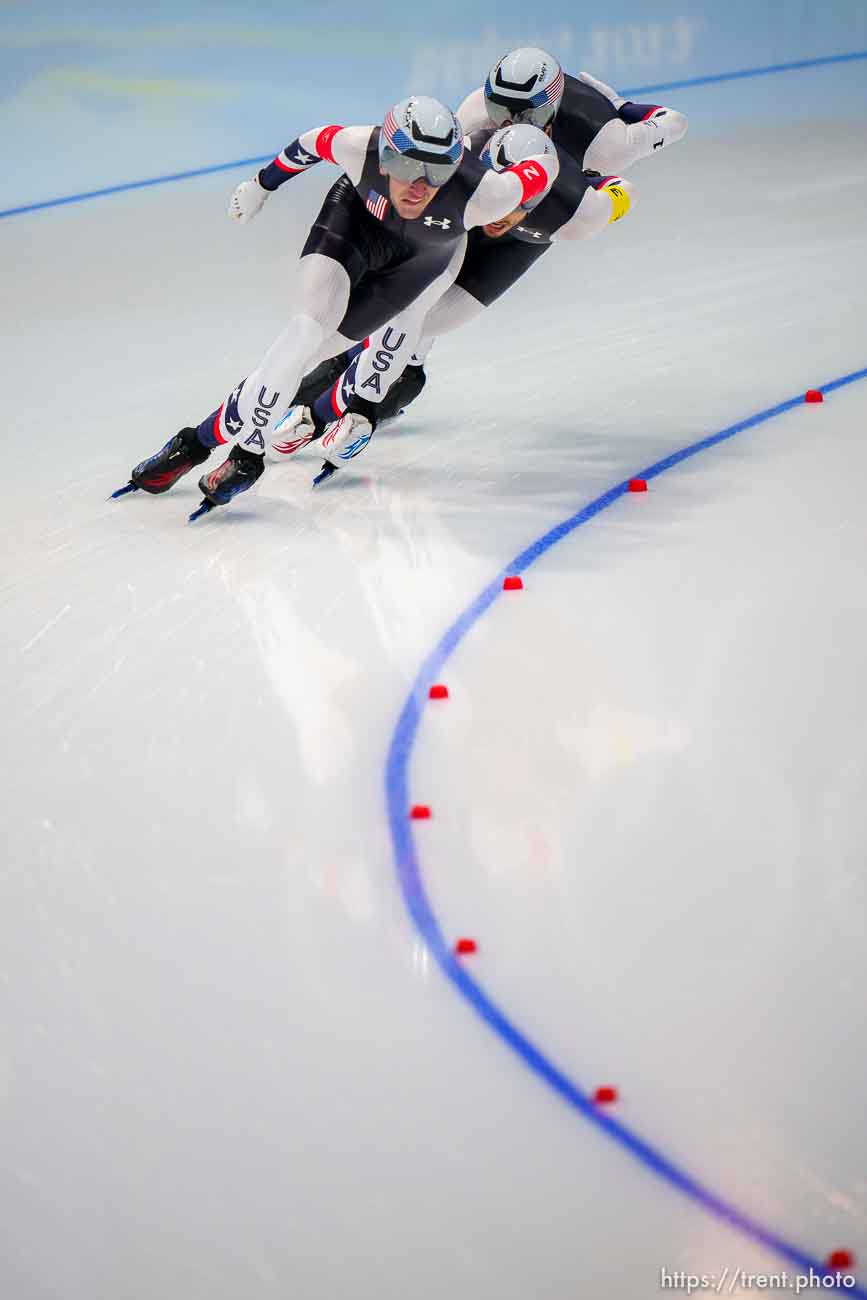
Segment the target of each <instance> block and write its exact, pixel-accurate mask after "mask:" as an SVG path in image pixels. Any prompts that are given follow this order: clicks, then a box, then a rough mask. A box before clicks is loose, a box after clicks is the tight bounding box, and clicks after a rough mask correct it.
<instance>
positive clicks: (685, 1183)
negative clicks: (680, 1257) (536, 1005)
mask: <svg viewBox="0 0 867 1300" xmlns="http://www.w3.org/2000/svg"><path fill="white" fill-rule="evenodd" d="M860 379H867V368H865V369H864V370H856V371H853V372H852V373H851V374H848V375H844V376H843V377H842V378H841V379H835V380H833V381H832V382H830V383H827V384H824V385H823V386H822V392H823V393H831V392H834V391H835V390H836V389H838V388H843V387H844V386H845V385H847V384H854V383H855V382H856V381H857V380H860ZM803 400H804V396H803V394H802V393H801V394H799V395H798V396H797V397H793V398H790V399H789V401H786V402H780V403H779V405H777V406H772V407H769V408H768V409H767V410H765V411H760V412H759V413H758V415H752V416H750V417H749V418H748V419H746V420H740V421H738V423H737V424H731V425H729V426H728V428H726V429H723V430H722V431H721V432H719V433H715V434H712V435H711V436H710V437H708V438H703V439H702V440H701V441H700V442H694V443H691V444H690V445H689V446H687V447H684V448H683V449H682V450H680V451H677V452H675V453H674V454H673V455H671V456H666V457H665V458H664V459H663V460H659V461H656V462H655V463H654V464H653V465H650V466H648V467H647V469H645V470H641V471H639V474H638V476H640V477H642V478H645V479H650V478H655V477H656V476H657V475H659V474H662V473H664V472H665V471H666V470H668V469H671V468H672V467H673V466H675V465H679V464H680V463H681V462H682V461H684V460H687V459H688V458H689V457H691V456H697V455H698V454H699V452H702V451H707V450H708V448H710V447H715V446H717V444H719V443H721V442H725V441H726V440H727V439H728V438H733V437H735V435H736V434H738V433H743V432H744V431H745V430H746V429H752V428H755V427H756V425H759V424H764V423H766V421H768V420H773V419H775V418H776V417H777V416H778V415H782V414H784V413H785V412H786V411H790V410H792V409H793V408H794V407H796V406H799V405H800V404H801V403H802V402H803ZM631 477H636V476H631ZM628 490H629V480H628V479H624V481H623V482H622V483H618V484H617V486H616V487H613V488H611V489H610V490H609V491H608V492H605V493H603V494H602V496H599V497H597V498H596V499H595V500H594V501H591V502H590V504H589V505H586V506H584V507H583V509H581V510H579V511H578V512H577V513H576V514H574V515H571V516H570V517H569V518H568V519H565V520H564V521H563V522H562V523H560V524H557V526H556V527H554V528H552V529H550V530H549V531H548V532H547V533H545V534H544V535H543V536H542V537H540V538H539V539H538V540H537V541H535V542H533V543H532V544H531V545H530V546H528V547H527V548H526V549H525V550H523V551H521V553H520V555H518V556H516V558H515V559H514V560H512V562H511V563H510V564H508V565H507V566H506V568H505V569H503V570H502V572H501V573H499V574H498V575H497V577H496V578H495V579H494V580H493V582H491V583H490V584H489V585H488V586H487V587H485V588H484V590H483V591H482V592H480V593H479V595H478V596H477V597H476V599H475V600H474V601H473V602H472V603H471V604H470V605H468V606H467V608H466V609H465V610H464V612H463V613H462V614H461V615H460V616H459V617H458V618H457V619H456V620H455V622H454V623H453V624H452V626H451V627H450V628H449V629H448V631H447V632H446V633H445V635H444V636H443V637H442V638H441V640H440V641H439V642H438V644H437V645H436V646H435V647H434V649H433V650H432V651H431V653H430V654H429V655H428V657H427V658H426V659H425V661H424V663H423V664H422V666H421V669H420V670H419V673H418V675H417V677H416V679H415V681H414V683H413V686H412V689H411V691H410V694H409V696H408V698H407V700H406V703H405V704H404V706H403V709H402V711H401V714H400V717H399V719H398V722H397V725H396V727H395V730H394V733H393V735H392V740H391V745H390V746H389V751H388V760H387V763H386V774H385V784H386V804H387V809H388V821H389V827H390V831H391V838H392V844H393V848H394V858H395V866H396V870H397V877H398V881H399V884H400V889H401V893H402V894H403V898H404V902H405V904H406V906H407V909H408V911H409V913H410V916H411V917H412V920H413V923H414V925H415V928H416V930H417V931H418V933H419V934H420V936H421V938H422V939H423V941H424V943H425V946H426V947H427V949H428V951H429V952H430V953H431V955H432V956H433V958H434V960H435V961H436V962H437V964H438V966H439V967H440V970H441V971H442V972H443V974H444V975H445V976H446V978H447V979H449V980H450V981H451V983H452V984H453V985H454V986H455V987H456V988H457V990H458V992H459V993H460V994H461V995H462V996H463V997H464V998H466V1000H467V1002H468V1003H469V1004H470V1006H471V1007H472V1009H473V1011H475V1013H476V1014H477V1015H478V1016H480V1017H481V1019H482V1020H484V1021H485V1023H486V1024H487V1025H488V1026H489V1027H490V1028H491V1029H492V1030H493V1031H494V1033H495V1034H497V1035H498V1036H499V1037H500V1038H501V1039H502V1041H503V1042H504V1043H505V1044H506V1045H507V1046H508V1047H509V1048H511V1050H512V1051H513V1052H515V1054H516V1055H517V1056H518V1057H519V1058H520V1059H521V1061H522V1062H523V1063H524V1065H526V1066H527V1067H528V1068H529V1069H531V1070H532V1071H533V1072H534V1073H535V1074H537V1075H538V1076H539V1077H540V1078H541V1079H542V1080H544V1082H545V1083H546V1084H547V1085H548V1086H549V1087H550V1088H551V1089H552V1090H553V1091H554V1092H555V1093H557V1094H558V1096H560V1097H561V1098H562V1100H563V1101H565V1102H566V1103H567V1104H568V1105H570V1106H572V1107H573V1108H574V1109H575V1110H577V1111H578V1112H579V1113H580V1114H581V1115H582V1116H583V1118H584V1119H586V1120H588V1121H589V1122H590V1123H592V1124H594V1125H595V1126H596V1127H597V1128H598V1129H600V1130H601V1131H602V1132H603V1133H604V1134H605V1136H606V1137H609V1138H611V1139H612V1141H614V1142H616V1143H618V1145H619V1146H621V1147H622V1148H624V1149H625V1150H626V1151H628V1152H629V1154H630V1155H632V1156H633V1157H634V1158H635V1159H636V1160H638V1161H640V1162H641V1164H643V1165H644V1166H645V1168H646V1169H648V1170H649V1171H650V1172H651V1173H652V1174H654V1175H656V1177H658V1178H661V1179H663V1180H664V1181H665V1182H666V1183H668V1184H669V1186H671V1187H673V1188H675V1189H676V1190H677V1191H679V1192H682V1193H683V1194H684V1195H685V1196H687V1197H689V1198H690V1200H692V1201H693V1202H694V1203H696V1204H697V1205H699V1206H700V1207H701V1208H702V1209H704V1210H707V1211H708V1212H709V1213H710V1214H713V1215H715V1216H716V1217H717V1218H718V1219H721V1220H722V1221H723V1222H725V1223H727V1224H728V1225H729V1226H730V1227H732V1228H734V1229H736V1230H737V1231H739V1232H741V1233H743V1234H744V1236H746V1237H749V1238H750V1239H751V1240H753V1241H755V1242H759V1243H760V1244H761V1245H763V1246H766V1247H767V1248H768V1249H769V1250H772V1251H773V1252H775V1253H776V1254H777V1255H780V1256H782V1257H783V1258H784V1259H786V1260H788V1261H789V1262H790V1263H792V1264H794V1265H796V1266H797V1269H798V1271H799V1272H801V1273H807V1274H809V1272H810V1270H811V1269H812V1270H813V1272H814V1273H817V1274H820V1275H823V1276H825V1275H828V1274H827V1270H826V1268H825V1264H824V1261H823V1260H816V1259H813V1258H812V1257H811V1256H810V1255H809V1254H807V1252H806V1251H804V1250H801V1249H800V1248H799V1247H798V1246H796V1245H794V1244H793V1243H792V1242H789V1241H787V1240H786V1239H785V1238H784V1237H782V1236H780V1235H779V1234H778V1233H776V1232H774V1231H773V1230H772V1229H771V1228H768V1227H765V1226H764V1225H763V1224H761V1223H759V1222H758V1220H756V1219H754V1218H752V1217H751V1216H750V1215H748V1214H746V1213H745V1212H744V1211H742V1210H739V1209H738V1208H737V1206H735V1205H733V1204H732V1203H731V1202H729V1201H726V1200H725V1199H724V1198H723V1197H721V1196H719V1195H718V1194H717V1193H716V1192H714V1191H712V1190H711V1189H710V1188H709V1187H707V1186H705V1185H704V1184H703V1183H702V1182H700V1181H699V1180H698V1179H697V1178H694V1177H693V1176H692V1175H691V1174H689V1173H688V1172H687V1171H686V1170H685V1169H682V1168H680V1166H678V1165H677V1164H676V1163H675V1162H674V1161H673V1160H671V1159H669V1158H668V1156H666V1155H665V1154H664V1153H663V1152H662V1151H660V1150H659V1149H658V1148H657V1147H655V1146H653V1145H652V1144H651V1143H650V1142H648V1141H646V1140H645V1139H644V1138H642V1137H640V1136H639V1135H638V1134H637V1133H635V1132H633V1130H632V1129H630V1128H628V1127H627V1126H626V1125H625V1124H622V1123H620V1122H619V1121H618V1120H616V1119H614V1118H613V1117H612V1116H610V1115H606V1114H605V1113H603V1112H602V1111H600V1110H599V1108H598V1107H597V1106H596V1105H594V1103H593V1101H592V1099H591V1097H590V1095H589V1094H588V1093H586V1092H584V1091H583V1089H581V1088H580V1087H579V1086H578V1085H577V1084H576V1083H573V1082H572V1080H571V1079H569V1078H568V1077H567V1076H566V1075H565V1074H564V1073H563V1072H562V1071H561V1070H559V1069H558V1068H557V1066H556V1065H554V1064H553V1062H552V1061H550V1060H549V1059H548V1057H546V1056H545V1055H544V1053H543V1052H542V1051H540V1049H539V1048H538V1047H536V1046H535V1044H533V1043H532V1042H531V1041H530V1039H529V1038H527V1036H526V1035H525V1034H523V1033H522V1032H521V1030H520V1029H518V1027H517V1026H516V1025H515V1024H513V1022H512V1021H511V1020H509V1018H508V1016H507V1015H506V1014H505V1012H503V1011H502V1010H501V1009H500V1008H499V1007H498V1006H497V1004H496V1003H495V1002H494V1001H493V999H492V998H490V997H489V996H488V994H487V993H485V991H484V990H483V989H482V988H481V986H480V985H479V984H478V983H477V982H476V981H475V980H474V979H473V978H472V976H471V975H470V974H469V973H468V972H467V970H466V968H465V966H464V965H463V964H462V963H461V962H459V961H458V960H457V958H456V957H455V956H454V954H453V952H452V950H451V946H450V944H449V943H447V941H446V939H445V938H444V936H443V932H442V930H441V929H440V925H439V922H438V921H437V918H436V916H435V914H434V912H433V909H432V908H431V904H430V900H429V898H428V895H427V891H426V890H425V886H424V882H423V880H422V875H421V868H420V865H419V861H418V854H417V852H416V846H415V840H414V837H413V833H412V823H411V821H410V820H409V816H408V810H409V808H410V806H411V802H412V801H411V799H410V795H409V779H408V771H409V763H410V759H411V757H412V752H413V747H414V745H415V740H416V736H417V733H418V728H419V723H420V721H421V717H422V713H423V711H424V708H425V706H426V704H427V692H428V689H429V687H430V685H431V684H432V683H433V682H435V681H437V680H438V679H439V677H440V675H441V670H442V668H443V665H444V664H445V663H446V661H447V660H448V659H449V657H450V656H451V654H452V652H453V651H454V650H455V648H456V647H457V646H458V645H459V644H460V642H461V641H462V640H463V638H464V636H465V635H466V633H467V632H469V631H470V629H471V628H472V627H474V626H475V624H476V623H478V621H479V619H480V618H481V617H482V615H483V614H484V613H485V611H486V610H487V609H489V608H490V606H491V605H492V604H493V603H494V601H495V600H496V599H497V597H498V596H499V595H500V593H501V591H502V584H503V578H504V577H505V576H506V574H509V573H521V572H523V571H524V570H525V569H527V568H529V566H530V565H531V564H533V563H534V562H535V561H536V560H538V559H539V557H540V556H542V555H544V554H545V553H546V552H547V551H549V550H550V549H551V547H552V546H554V545H556V543H557V542H559V541H562V540H563V538H564V537H568V536H569V534H570V533H573V532H574V531H575V529H576V528H580V527H581V525H582V524H586V523H588V522H589V521H590V520H591V519H593V518H594V517H595V516H596V515H598V514H599V513H600V512H601V511H603V510H606V509H607V508H608V507H609V506H611V505H613V504H614V502H615V501H617V500H618V499H619V498H620V497H622V496H623V495H624V494H625V493H626V492H628ZM822 1289H823V1290H842V1291H844V1292H845V1294H846V1295H849V1296H856V1297H858V1298H859V1300H867V1290H865V1289H864V1288H863V1287H859V1286H853V1287H851V1288H850V1287H843V1288H837V1287H834V1288H824V1287H823V1288H822Z"/></svg>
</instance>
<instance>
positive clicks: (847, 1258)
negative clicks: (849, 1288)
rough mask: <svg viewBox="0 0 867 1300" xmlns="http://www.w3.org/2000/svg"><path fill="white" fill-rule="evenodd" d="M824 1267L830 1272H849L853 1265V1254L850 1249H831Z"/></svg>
mask: <svg viewBox="0 0 867 1300" xmlns="http://www.w3.org/2000/svg"><path fill="white" fill-rule="evenodd" d="M826 1267H827V1268H829V1269H830V1270H831V1272H832V1273H851V1272H852V1269H853V1268H854V1267H855V1256H854V1255H853V1254H852V1252H851V1250H832V1251H831V1254H830V1255H829V1256H828V1259H827V1261H826Z"/></svg>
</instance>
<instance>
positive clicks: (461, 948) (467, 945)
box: [455, 939, 479, 957]
mask: <svg viewBox="0 0 867 1300" xmlns="http://www.w3.org/2000/svg"><path fill="white" fill-rule="evenodd" d="M478 951H479V945H478V944H477V943H476V941H475V939H458V941H457V943H456V944H455V952H456V953H457V955H458V956H459V957H469V956H470V955H471V954H472V953H474V952H478Z"/></svg>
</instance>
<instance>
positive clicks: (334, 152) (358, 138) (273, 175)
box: [229, 126, 377, 225]
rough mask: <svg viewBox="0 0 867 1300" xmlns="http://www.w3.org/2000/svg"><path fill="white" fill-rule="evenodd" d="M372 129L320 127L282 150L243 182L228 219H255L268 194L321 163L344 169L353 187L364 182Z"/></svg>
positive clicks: (245, 220)
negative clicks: (363, 177) (332, 164)
mask: <svg viewBox="0 0 867 1300" xmlns="http://www.w3.org/2000/svg"><path fill="white" fill-rule="evenodd" d="M376 129H377V128H376V127H373V126H317V127H314V129H313V130H312V131H305V132H304V134H303V135H300V136H299V137H298V139H297V140H293V141H292V143H291V144H287V146H286V148H285V149H281V150H280V152H279V153H278V154H277V157H276V158H275V159H274V160H273V162H269V163H268V166H267V167H263V168H262V170H261V171H260V172H257V173H256V175H255V176H254V177H253V179H252V180H249V181H242V182H241V184H240V185H239V186H238V188H237V189H236V190H235V192H234V194H233V195H232V197H231V199H230V200H229V216H230V217H231V218H232V220H233V221H239V222H240V223H241V225H244V224H245V222H247V221H249V220H250V218H251V217H255V215H256V213H257V212H258V211H259V209H260V208H261V206H262V204H263V203H264V202H265V200H266V199H267V197H268V195H269V194H272V193H273V191H274V190H276V189H277V188H278V187H279V186H280V185H282V184H283V183H284V181H288V180H291V179H292V177H293V176H300V174H301V172H306V171H308V170H309V168H311V167H315V165H316V164H317V163H318V162H330V163H334V164H335V165H336V166H337V167H342V168H343V170H344V171H345V172H346V174H347V176H348V177H349V179H350V180H351V181H352V183H353V185H357V184H358V182H359V181H360V180H361V173H362V171H363V170H364V162H365V158H366V157H367V146H368V144H369V143H370V136H371V133H372V132H373V131H375V130H376Z"/></svg>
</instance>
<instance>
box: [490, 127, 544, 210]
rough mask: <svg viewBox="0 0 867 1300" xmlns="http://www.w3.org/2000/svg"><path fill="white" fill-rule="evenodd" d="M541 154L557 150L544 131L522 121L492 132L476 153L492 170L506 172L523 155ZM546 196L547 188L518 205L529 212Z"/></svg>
mask: <svg viewBox="0 0 867 1300" xmlns="http://www.w3.org/2000/svg"><path fill="white" fill-rule="evenodd" d="M540 154H551V155H553V156H554V157H555V158H556V157H557V150H556V148H555V147H554V143H553V141H552V140H551V139H549V137H548V136H547V135H546V134H545V132H544V131H540V129H539V127H538V126H529V125H528V124H527V123H525V122H519V123H518V125H517V126H503V127H500V130H499V131H495V132H494V134H493V135H492V136H491V138H490V140H489V141H488V142H487V144H486V145H485V147H484V149H483V150H482V152H481V153H480V154H479V157H480V158H481V160H482V162H483V163H484V164H485V166H486V167H490V168H491V169H492V171H495V172H501V171H505V169H506V168H507V167H511V166H512V165H513V164H514V163H519V162H523V161H524V159H525V158H535V157H538V156H539V155H540ZM547 197H548V190H547V189H546V190H544V191H543V193H542V194H536V195H534V196H533V198H531V199H527V202H526V203H522V204H521V207H522V209H523V210H524V212H530V211H531V210H532V209H533V208H535V207H536V205H537V204H538V203H541V202H542V200H543V199H546V198H547Z"/></svg>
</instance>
